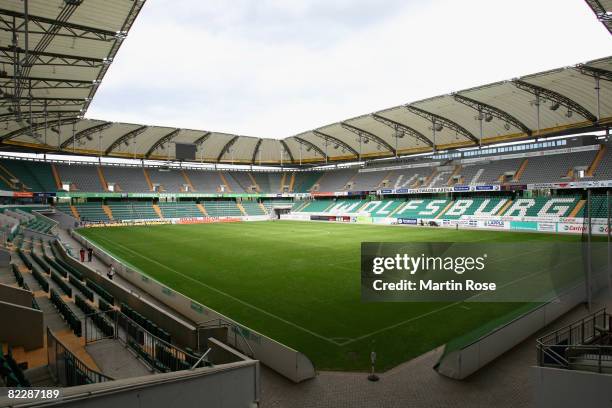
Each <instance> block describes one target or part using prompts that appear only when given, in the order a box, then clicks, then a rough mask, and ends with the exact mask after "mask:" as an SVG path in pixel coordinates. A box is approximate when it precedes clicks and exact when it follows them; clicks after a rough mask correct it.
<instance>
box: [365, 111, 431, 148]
mask: <svg viewBox="0 0 612 408" xmlns="http://www.w3.org/2000/svg"><path fill="white" fill-rule="evenodd" d="M372 117H373V118H374V120H376V121H378V122H380V123H382V124H384V125H387V126H389V127H390V128H391V129H394V130H395V131H396V132H397V131H399V130H402V131H404V132H406V133H408V134H410V135H412V136H413V137H414V138H415V139H417V140H420V141H421V142H423V143H425V144H426V145H429V146H430V147H432V148H434V144H433V142H432V141H431V140H429V138H427V137H426V136H425V135H424V134H422V133H421V132H419V131H418V130H416V129H413V128H411V127H410V126H408V125H404V124H403V123H399V122H396V121H394V120H391V119H389V118H385V117H384V116H380V115H379V114H376V113H373V114H372Z"/></svg>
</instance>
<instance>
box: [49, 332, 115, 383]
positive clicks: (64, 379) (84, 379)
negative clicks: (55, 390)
mask: <svg viewBox="0 0 612 408" xmlns="http://www.w3.org/2000/svg"><path fill="white" fill-rule="evenodd" d="M47 358H48V361H49V371H50V372H51V375H52V376H53V377H54V379H55V381H56V382H57V383H58V384H60V385H61V386H62V387H71V386H75V385H84V384H94V383H101V382H106V381H113V378H111V377H109V376H106V375H104V374H102V373H100V372H98V371H95V370H92V369H91V368H89V367H87V365H86V364H85V363H83V362H82V361H81V360H79V359H78V358H77V357H76V356H75V355H74V354H73V353H72V352H70V350H68V348H66V346H64V344H63V343H62V342H61V341H59V339H58V338H57V337H55V335H54V334H53V332H52V331H51V330H49V328H47Z"/></svg>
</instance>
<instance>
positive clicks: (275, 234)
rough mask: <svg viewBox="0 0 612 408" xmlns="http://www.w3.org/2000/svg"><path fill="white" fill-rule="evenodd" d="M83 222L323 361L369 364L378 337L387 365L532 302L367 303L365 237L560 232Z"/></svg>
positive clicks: (96, 236) (142, 261) (347, 366)
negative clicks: (362, 265) (98, 225)
mask: <svg viewBox="0 0 612 408" xmlns="http://www.w3.org/2000/svg"><path fill="white" fill-rule="evenodd" d="M79 232H80V233H81V234H82V235H84V236H85V237H87V238H89V239H91V240H93V241H94V242H96V243H97V244H99V245H100V246H102V247H104V248H106V249H107V250H108V251H109V252H111V253H113V254H114V255H115V256H116V257H118V258H120V259H122V260H124V261H125V262H127V263H129V264H131V265H132V266H135V267H137V268H138V269H139V270H141V271H143V272H144V273H146V274H147V275H149V276H151V277H152V278H154V279H156V280H158V281H159V282H161V283H163V284H165V285H167V286H169V287H171V288H173V289H175V290H177V291H179V292H181V293H183V294H185V295H187V296H189V297H191V298H192V299H194V300H196V301H198V302H200V303H202V304H204V305H206V306H208V307H210V308H212V309H215V310H217V311H218V312H220V313H222V314H224V315H226V316H228V317H230V318H232V319H234V320H236V321H238V322H240V323H242V324H244V325H245V326H248V327H250V328H251V329H254V330H256V331H258V332H260V333H262V334H265V335H267V336H269V337H271V338H273V339H275V340H277V341H280V342H281V343H284V344H286V345H288V346H290V347H293V348H294V349H296V350H298V351H301V352H303V353H304V354H305V355H306V356H308V357H309V358H310V359H311V360H312V361H313V363H314V364H315V366H316V368H317V369H318V370H366V369H368V367H369V353H370V351H371V349H372V348H373V347H374V348H375V349H376V351H377V353H378V368H379V369H388V368H391V367H393V366H395V365H397V364H399V363H401V362H404V361H406V360H409V359H410V358H413V357H415V356H418V355H420V354H422V353H424V352H427V351H429V350H431V349H433V348H435V347H437V346H440V345H442V344H445V343H446V342H448V341H450V340H452V339H454V338H457V337H459V336H462V335H464V334H465V333H468V332H470V331H472V330H477V329H478V328H479V327H481V326H482V325H484V324H487V323H490V322H491V321H494V320H498V319H500V318H503V316H508V315H511V314H512V312H513V311H516V310H517V308H520V307H524V306H525V305H524V304H517V303H469V304H461V303H459V304H448V303H374V304H371V303H361V301H360V243H361V242H362V241H371V242H372V241H387V242H416V241H453V242H475V241H500V242H502V241H503V242H507V241H514V242H516V241H526V240H549V239H551V236H550V235H544V234H529V233H508V232H489V231H462V230H459V231H456V230H449V229H437V228H409V227H388V226H376V225H345V224H332V223H329V224H328V223H316V222H299V221H295V222H292V221H274V222H250V223H248V222H247V223H233V224H205V225H162V226H136V227H123V228H91V229H82V230H80V231H79ZM554 239H563V240H576V239H579V238H576V237H569V236H555V238H554ZM517 255H518V254H517Z"/></svg>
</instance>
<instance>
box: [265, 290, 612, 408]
mask: <svg viewBox="0 0 612 408" xmlns="http://www.w3.org/2000/svg"><path fill="white" fill-rule="evenodd" d="M604 306H606V307H608V310H610V309H612V295H611V294H610V293H601V294H600V295H599V296H598V297H596V299H595V302H594V305H593V309H592V310H593V311H595V310H597V309H599V308H601V307H604ZM587 314H589V312H588V310H587V309H586V307H584V306H578V307H576V308H575V309H573V310H572V311H570V312H569V313H568V314H566V315H565V316H563V317H562V318H560V319H558V320H557V321H555V322H554V323H553V324H551V325H549V326H548V327H546V328H544V329H542V330H540V331H539V332H538V333H537V334H536V335H534V336H532V337H530V338H529V339H527V340H525V341H524V342H522V343H521V344H519V345H518V346H516V347H515V348H514V349H512V350H510V351H508V352H507V353H506V354H504V355H503V356H501V357H500V358H498V359H497V360H495V361H494V362H492V363H491V364H489V365H488V366H486V367H484V368H483V369H481V370H480V371H478V372H477V373H475V374H474V375H472V376H470V377H469V378H467V379H466V380H463V381H458V380H452V379H449V378H447V377H443V376H442V375H439V374H438V373H437V372H436V371H434V370H433V366H434V365H435V364H436V362H437V361H438V358H439V357H440V354H441V353H442V348H440V349H437V350H433V351H431V352H429V353H426V354H424V355H422V356H420V357H417V358H415V359H413V360H411V361H409V362H407V363H404V364H401V365H400V366H398V367H395V368H393V369H392V370H389V371H387V372H386V373H383V374H380V381H379V382H376V383H372V382H370V381H368V380H367V378H366V377H367V374H365V373H339V372H320V373H319V374H318V375H317V377H316V378H314V379H312V380H307V381H305V382H303V383H301V384H293V383H291V382H290V381H288V380H287V379H285V378H284V377H281V376H280V375H278V374H276V373H275V372H273V371H271V370H270V369H268V368H266V367H262V370H261V373H262V381H261V384H262V404H261V407H262V408H281V407H282V408H284V407H287V408H300V407H317V408H324V407H329V408H341V407H346V408H349V407H350V408H357V407H368V408H369V407H376V408H379V407H380V408H383V407H385V408H386V407H398V408H399V407H401V408H405V407H410V408H464V407H467V408H480V407H482V408H491V407H494V408H532V407H533V406H534V405H533V401H534V392H535V390H534V389H533V386H532V383H531V376H532V375H534V374H533V373H532V372H531V367H532V366H534V365H535V364H536V347H535V340H536V339H537V338H538V337H540V336H542V335H544V334H546V333H549V332H551V331H553V330H554V329H556V328H559V327H563V326H566V325H567V324H570V323H572V322H574V321H576V320H579V319H580V318H582V317H584V316H585V315H587Z"/></svg>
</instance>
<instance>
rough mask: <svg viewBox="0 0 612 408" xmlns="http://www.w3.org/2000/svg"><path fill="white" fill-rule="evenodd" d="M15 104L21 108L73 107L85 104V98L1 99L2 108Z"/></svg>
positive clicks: (12, 97)
mask: <svg viewBox="0 0 612 408" xmlns="http://www.w3.org/2000/svg"><path fill="white" fill-rule="evenodd" d="M15 103H18V104H21V106H37V107H39V106H43V107H45V106H47V107H52V106H73V105H77V106H78V105H81V104H83V103H85V99H84V98H37V97H25V98H18V97H17V96H14V95H8V94H4V96H2V97H0V107H4V106H7V105H12V106H14V105H15Z"/></svg>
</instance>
